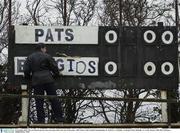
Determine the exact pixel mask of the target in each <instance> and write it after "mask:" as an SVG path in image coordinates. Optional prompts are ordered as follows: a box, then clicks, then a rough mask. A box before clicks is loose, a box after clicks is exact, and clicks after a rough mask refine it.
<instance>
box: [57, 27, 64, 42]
mask: <svg viewBox="0 0 180 133" xmlns="http://www.w3.org/2000/svg"><path fill="white" fill-rule="evenodd" d="M55 31H56V32H57V33H58V41H61V32H63V31H64V29H55Z"/></svg>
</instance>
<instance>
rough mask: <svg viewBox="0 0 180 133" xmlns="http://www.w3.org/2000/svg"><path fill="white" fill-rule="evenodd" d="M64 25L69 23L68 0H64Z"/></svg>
mask: <svg viewBox="0 0 180 133" xmlns="http://www.w3.org/2000/svg"><path fill="white" fill-rule="evenodd" d="M63 16H64V26H66V25H67V23H66V20H67V0H64V15H63Z"/></svg>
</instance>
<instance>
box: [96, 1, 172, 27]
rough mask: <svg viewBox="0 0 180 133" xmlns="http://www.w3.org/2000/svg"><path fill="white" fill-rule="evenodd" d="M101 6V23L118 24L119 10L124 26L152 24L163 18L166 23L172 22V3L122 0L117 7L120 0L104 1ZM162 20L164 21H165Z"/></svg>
mask: <svg viewBox="0 0 180 133" xmlns="http://www.w3.org/2000/svg"><path fill="white" fill-rule="evenodd" d="M103 2H104V5H103V7H102V8H101V10H103V11H102V12H103V14H100V15H99V16H100V20H101V23H102V25H111V26H113V25H114V26H117V25H119V24H120V10H122V16H123V17H122V21H123V25H125V26H128V25H129V26H142V25H154V23H155V22H156V21H160V20H162V19H164V20H165V21H166V23H165V24H166V25H167V24H168V23H170V21H171V22H172V20H171V19H169V18H173V16H172V11H173V10H174V9H173V8H172V5H173V3H172V2H168V1H158V0H152V1H149V0H122V7H121V8H120V7H119V5H120V4H119V2H120V0H112V1H106V0H104V1H103ZM165 21H164V22H165Z"/></svg>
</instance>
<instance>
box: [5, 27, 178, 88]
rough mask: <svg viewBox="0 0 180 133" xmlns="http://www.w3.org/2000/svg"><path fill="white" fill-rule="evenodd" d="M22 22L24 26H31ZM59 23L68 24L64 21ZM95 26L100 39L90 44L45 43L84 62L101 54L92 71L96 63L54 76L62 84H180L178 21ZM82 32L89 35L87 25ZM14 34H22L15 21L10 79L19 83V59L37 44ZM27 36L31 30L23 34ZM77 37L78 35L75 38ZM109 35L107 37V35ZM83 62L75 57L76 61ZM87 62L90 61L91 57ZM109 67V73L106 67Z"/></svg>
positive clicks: (55, 54) (21, 81)
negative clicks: (79, 71) (82, 70)
mask: <svg viewBox="0 0 180 133" xmlns="http://www.w3.org/2000/svg"><path fill="white" fill-rule="evenodd" d="M21 27H25V28H26V27H29V26H21ZM41 27H42V28H43V26H39V27H38V26H37V28H38V29H39V28H41ZM57 27H58V26H57ZM59 27H61V26H59ZM49 28H52V27H49ZM61 28H62V29H63V28H65V29H66V28H67V27H63V26H62V27H61ZM68 28H69V29H71V28H72V29H73V30H75V29H76V28H79V31H81V28H82V27H75V28H74V27H68ZM88 28H91V27H87V29H88ZM96 29H98V31H97V35H98V36H97V39H98V42H97V44H93V45H92V44H89V43H88V42H87V43H86V44H78V43H77V42H76V43H75V44H73V43H68V44H63V42H59V44H53V42H51V44H47V45H46V46H47V49H48V52H49V54H50V55H52V56H53V57H57V58H58V59H61V58H64V59H65V58H70V59H71V58H72V59H73V58H76V59H78V60H80V61H79V62H81V60H82V62H83V60H87V59H83V58H86V57H88V58H90V59H91V58H98V61H97V63H95V64H93V63H92V64H91V65H92V67H91V71H93V67H94V69H95V70H94V71H96V72H97V73H98V74H97V73H94V74H95V75H91V73H89V74H87V75H62V76H61V77H60V78H59V79H57V81H56V82H57V83H58V88H60V89H160V90H161V89H168V90H169V89H177V88H178V81H179V80H178V79H179V77H178V75H179V72H178V43H177V28H176V27H175V26H151V27H128V26H124V27H101V26H100V27H97V28H96ZM64 31H65V30H64ZM22 32H23V31H22ZM83 32H84V33H85V32H87V33H85V34H87V35H88V30H84V31H83ZM83 32H82V33H83ZM16 36H18V35H17V32H16V30H15V27H14V26H12V27H11V37H10V45H9V46H8V52H9V57H8V60H9V66H8V81H9V83H10V84H11V85H13V86H16V87H20V85H21V84H24V83H25V81H24V78H23V76H22V75H15V73H16V72H15V71H18V70H15V69H17V68H16V67H18V65H17V61H20V62H21V61H22V60H23V58H24V57H27V56H28V55H29V54H31V53H32V52H33V51H34V46H35V44H30V43H26V44H25V43H20V44H18V43H16ZM25 36H28V35H26V34H24V37H25ZM172 36H173V40H172ZM24 37H23V36H21V37H20V38H22V39H23V38H24ZM75 37H76V36H75V35H74V37H73V39H74V38H75ZM106 37H109V40H107V38H106ZM26 38H27V37H26ZM80 38H81V37H80ZM87 38H90V36H89V37H88V36H87ZM144 38H146V39H144ZM69 39H70V36H69ZM92 40H93V38H92ZM95 40H96V39H95ZM153 40H154V41H153ZM170 40H171V41H170ZM50 41H52V40H50ZM108 42H110V44H108ZM61 54H66V55H68V57H63V56H61ZM18 57H22V60H21V58H19V60H18ZM15 58H16V61H15ZM22 62H23V61H22ZM79 62H78V61H77V62H76V64H77V63H79ZM87 62H88V63H89V64H90V61H87ZM94 62H96V61H94ZM22 64H23V63H22ZM107 64H108V65H107ZM81 65H82V64H81ZM105 66H106V67H105ZM96 67H97V68H96ZM76 69H77V68H76ZM89 69H90V68H89ZM114 69H115V70H116V71H115V72H114V73H113V72H112V71H113V70H114ZM107 71H109V72H110V73H107ZM87 73H88V72H87ZM112 73H113V74H112Z"/></svg>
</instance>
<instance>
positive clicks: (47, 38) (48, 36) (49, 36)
mask: <svg viewBox="0 0 180 133" xmlns="http://www.w3.org/2000/svg"><path fill="white" fill-rule="evenodd" d="M48 40H51V41H52V42H53V41H54V40H53V36H52V33H51V29H48V30H47V35H46V42H47V41H48Z"/></svg>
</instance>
